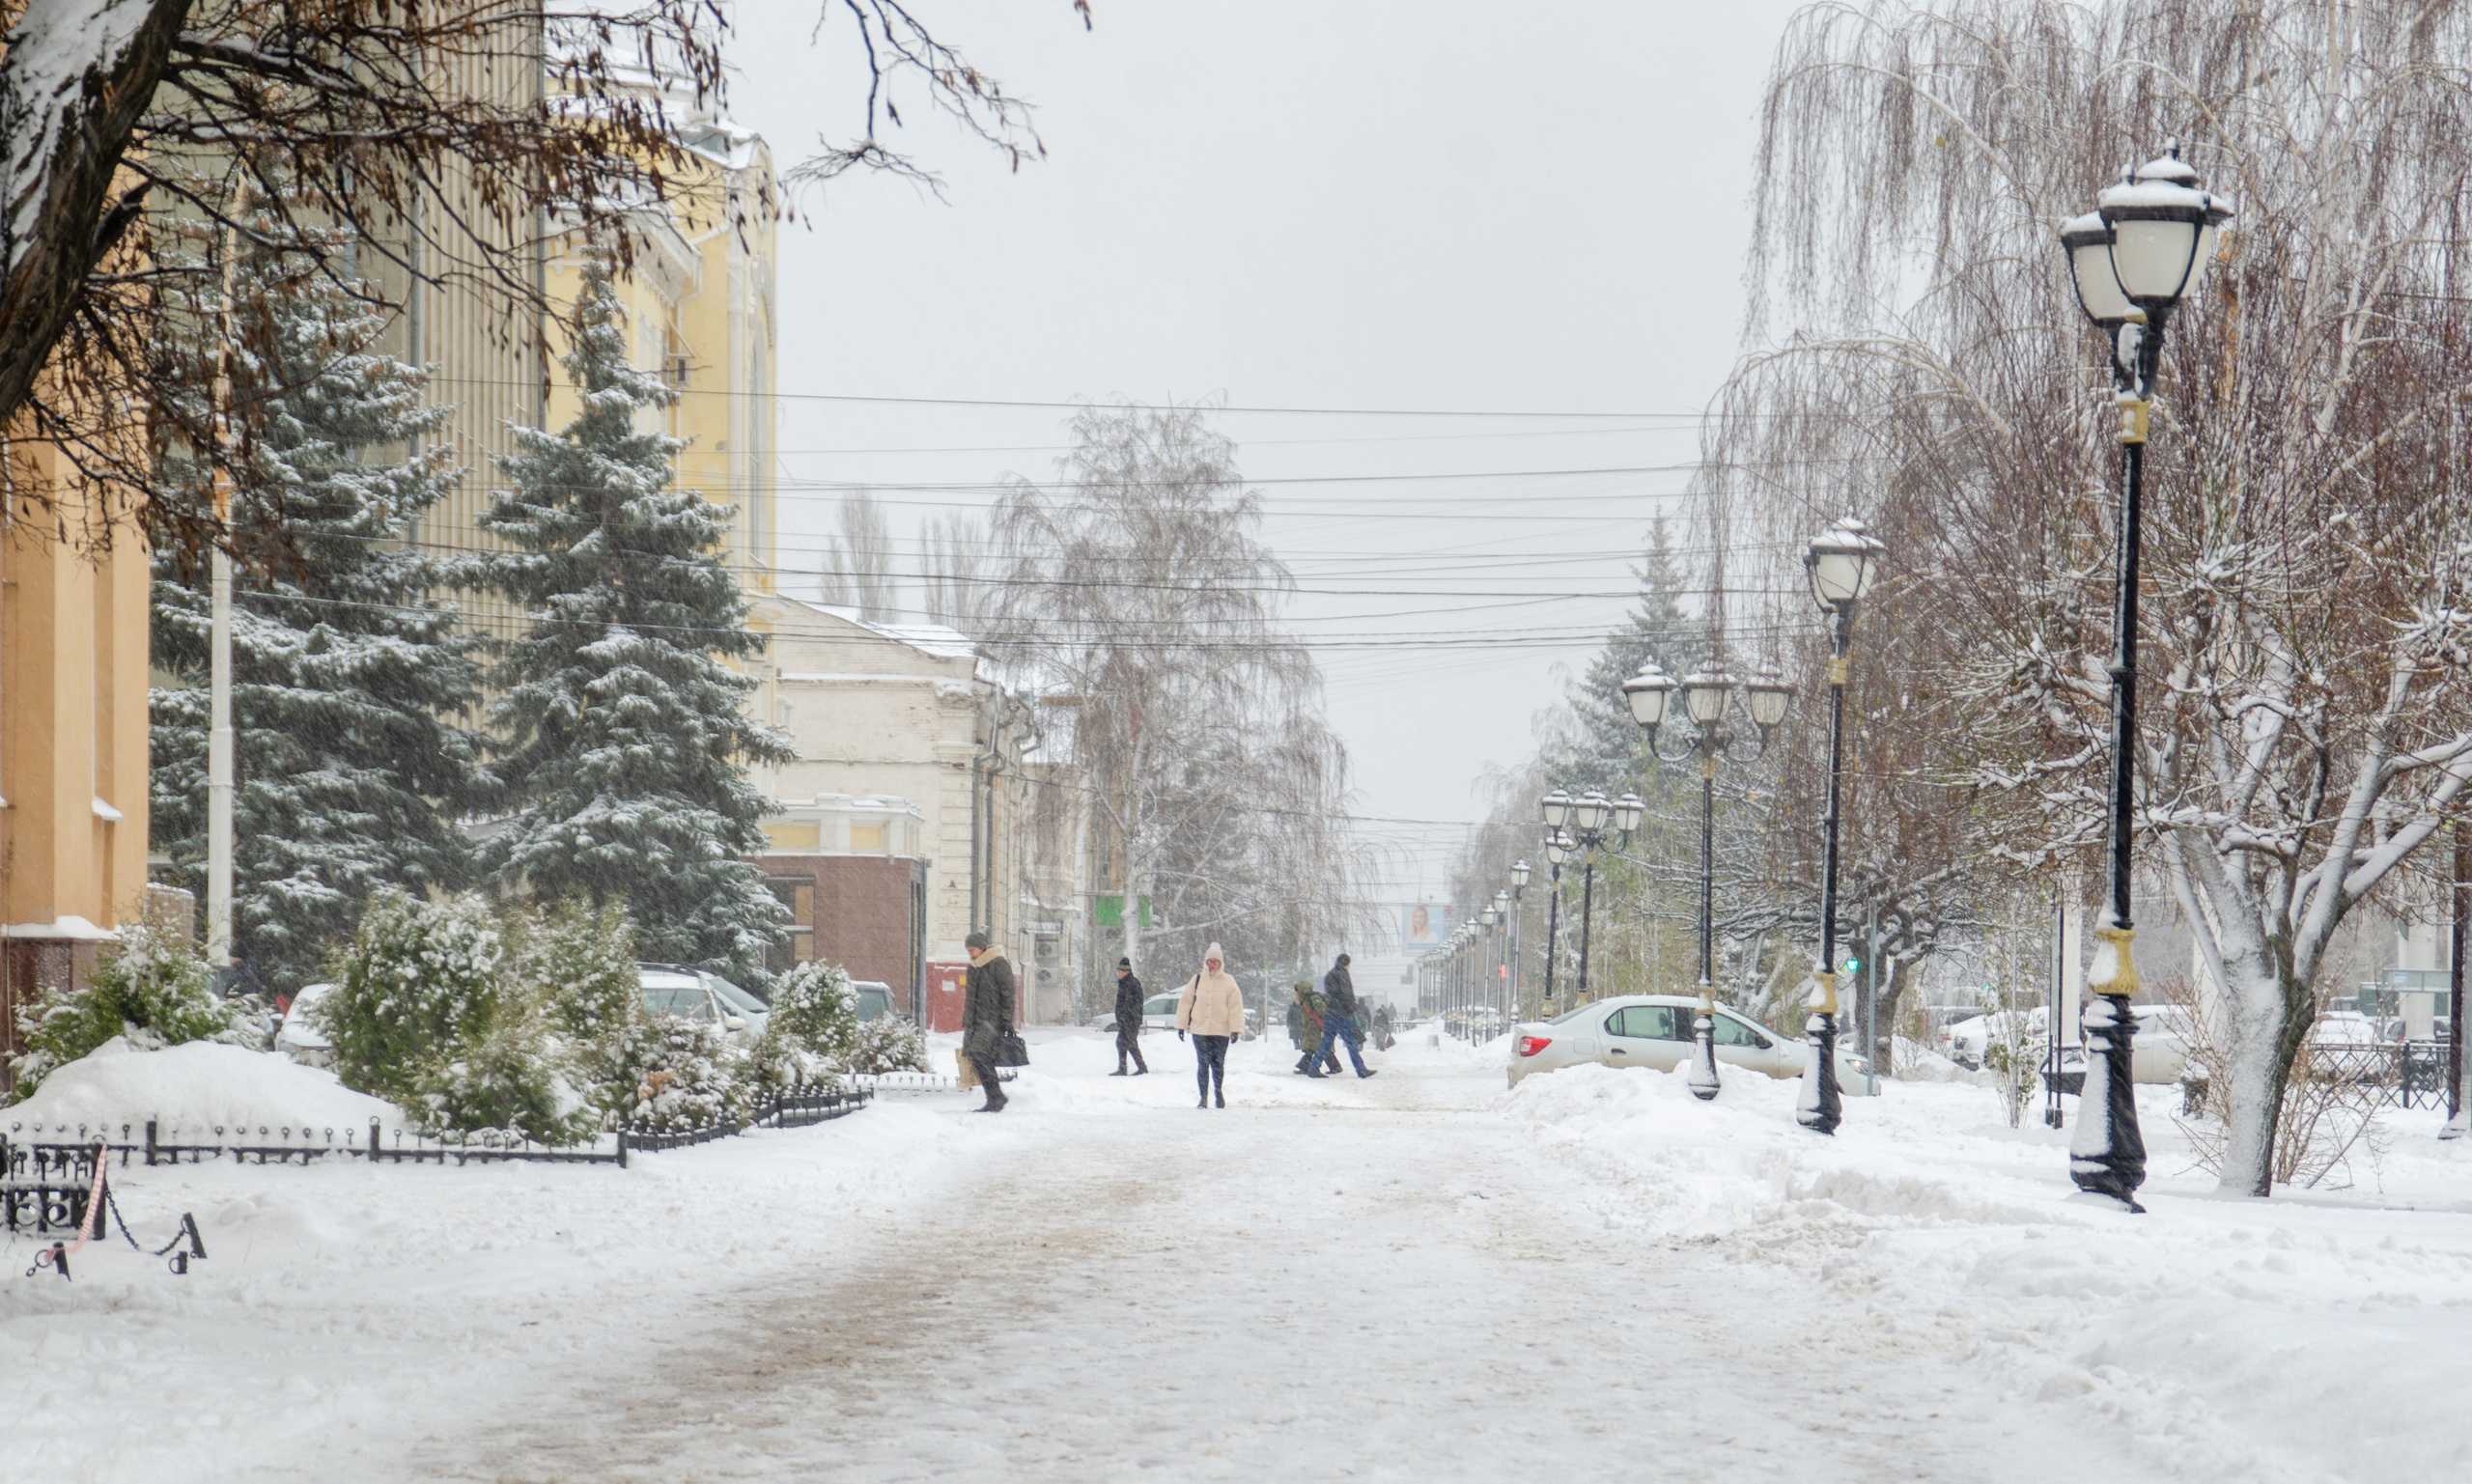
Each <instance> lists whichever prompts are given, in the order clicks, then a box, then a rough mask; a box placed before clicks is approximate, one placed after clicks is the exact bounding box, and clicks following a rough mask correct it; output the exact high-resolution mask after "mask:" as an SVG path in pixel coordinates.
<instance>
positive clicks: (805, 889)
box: [764, 876, 816, 974]
mask: <svg viewBox="0 0 2472 1484" xmlns="http://www.w3.org/2000/svg"><path fill="white" fill-rule="evenodd" d="M764 886H765V889H766V890H768V891H770V892H772V893H773V898H774V900H776V901H778V902H779V903H780V904H781V905H782V906H783V907H786V908H788V909H789V910H790V920H789V923H788V924H787V926H786V931H787V932H788V934H789V939H788V941H786V942H782V943H776V944H774V945H773V947H772V948H771V949H769V950H767V952H766V954H765V964H764V966H765V967H766V968H767V969H768V970H770V971H772V972H773V973H775V974H786V973H788V972H789V971H790V970H791V969H792V968H795V967H797V966H799V965H801V964H804V963H807V962H809V961H810V960H812V959H814V958H815V956H816V952H815V928H816V922H815V878H814V877H811V876H768V877H766V878H765V879H764Z"/></svg>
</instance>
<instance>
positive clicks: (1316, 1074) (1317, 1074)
mask: <svg viewBox="0 0 2472 1484" xmlns="http://www.w3.org/2000/svg"><path fill="white" fill-rule="evenodd" d="M1305 1075H1306V1077H1309V1078H1312V1079H1313V1080H1315V1081H1317V1082H1327V1081H1329V1080H1330V1078H1329V1076H1328V1075H1326V1074H1325V1073H1324V1072H1323V1071H1322V1069H1321V1068H1319V1067H1315V1068H1314V1069H1313V1070H1312V1071H1310V1072H1307V1073H1306V1074H1305Z"/></svg>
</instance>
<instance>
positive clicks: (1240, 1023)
mask: <svg viewBox="0 0 2472 1484" xmlns="http://www.w3.org/2000/svg"><path fill="white" fill-rule="evenodd" d="M1202 961H1203V962H1202V970H1201V972H1200V973H1198V974H1195V975H1194V976H1193V978H1192V979H1190V980H1188V981H1187V982H1186V984H1185V990H1184V993H1183V994H1179V995H1177V996H1176V1034H1177V1035H1179V1036H1181V1035H1183V1034H1185V1033H1186V1032H1187V1031H1191V1032H1192V1033H1193V1038H1194V1079H1195V1080H1196V1081H1198V1082H1200V1083H1201V1102H1200V1104H1199V1105H1198V1106H1202V1107H1208V1106H1210V1105H1211V1099H1212V1098H1213V1097H1214V1096H1215V1097H1217V1099H1218V1100H1219V1106H1221V1107H1225V1106H1227V1043H1229V1042H1230V1041H1233V1040H1235V1039H1236V1038H1237V1037H1238V1036H1241V1035H1243V1034H1244V1033H1245V992H1244V991H1243V990H1242V989H1240V988H1238V987H1237V984H1236V976H1235V975H1233V974H1231V973H1229V972H1228V971H1227V964H1226V960H1225V959H1224V958H1223V957H1222V955H1221V953H1220V951H1219V945H1218V944H1217V943H1213V944H1211V945H1210V948H1209V950H1208V951H1207V952H1205V953H1204V954H1203V955H1202Z"/></svg>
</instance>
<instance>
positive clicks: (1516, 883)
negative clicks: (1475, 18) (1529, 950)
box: [1506, 857, 1529, 1022]
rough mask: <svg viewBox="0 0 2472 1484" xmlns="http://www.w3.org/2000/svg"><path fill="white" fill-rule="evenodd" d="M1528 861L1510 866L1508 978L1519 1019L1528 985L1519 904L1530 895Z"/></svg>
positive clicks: (1515, 1015)
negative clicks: (1521, 953) (1522, 999)
mask: <svg viewBox="0 0 2472 1484" xmlns="http://www.w3.org/2000/svg"><path fill="white" fill-rule="evenodd" d="M1528 875H1529V867H1528V861H1527V860H1526V859H1525V858H1524V857H1523V858H1522V859H1519V860H1515V861H1513V862H1511V868H1510V973H1509V974H1508V976H1507V978H1506V982H1507V986H1508V988H1507V994H1509V997H1510V1006H1511V1009H1510V1018H1511V1020H1512V1021H1514V1022H1516V1021H1517V1020H1518V1019H1519V1001H1520V998H1521V995H1522V994H1524V992H1525V991H1526V989H1527V987H1528V961H1527V960H1526V959H1524V958H1522V957H1521V956H1520V951H1519V950H1520V941H1519V938H1520V932H1519V930H1520V920H1519V904H1520V902H1521V901H1522V900H1523V899H1524V898H1526V897H1527V895H1528Z"/></svg>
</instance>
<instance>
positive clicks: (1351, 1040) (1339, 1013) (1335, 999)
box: [1305, 953, 1373, 1077]
mask: <svg viewBox="0 0 2472 1484" xmlns="http://www.w3.org/2000/svg"><path fill="white" fill-rule="evenodd" d="M1358 1014H1359V1006H1358V1004H1357V997H1356V978H1355V976H1354V975H1352V974H1350V973H1349V972H1348V956H1347V955H1346V954H1344V953H1343V954H1340V955H1339V958H1338V962H1337V963H1335V964H1333V965H1332V966H1331V971H1330V972H1329V973H1327V974H1324V975H1323V976H1322V1044H1321V1046H1320V1047H1318V1048H1317V1049H1316V1050H1314V1053H1313V1055H1312V1057H1311V1058H1309V1059H1310V1060H1313V1061H1321V1062H1328V1063H1330V1067H1331V1070H1332V1071H1333V1072H1336V1071H1338V1070H1339V1059H1338V1057H1336V1056H1334V1055H1333V1054H1332V1050H1333V1044H1334V1042H1339V1041H1345V1042H1346V1043H1347V1048H1348V1056H1349V1058H1350V1059H1351V1060H1353V1061H1355V1063H1356V1075H1357V1076H1359V1077H1371V1076H1372V1075H1373V1072H1372V1069H1370V1068H1368V1067H1367V1066H1365V1064H1364V1032H1363V1031H1362V1030H1360V1029H1358V1028H1357V1016H1358ZM1305 1075H1306V1077H1320V1076H1322V1075H1323V1074H1322V1069H1321V1068H1320V1067H1318V1066H1316V1067H1311V1068H1308V1069H1307V1070H1306V1074H1305Z"/></svg>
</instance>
